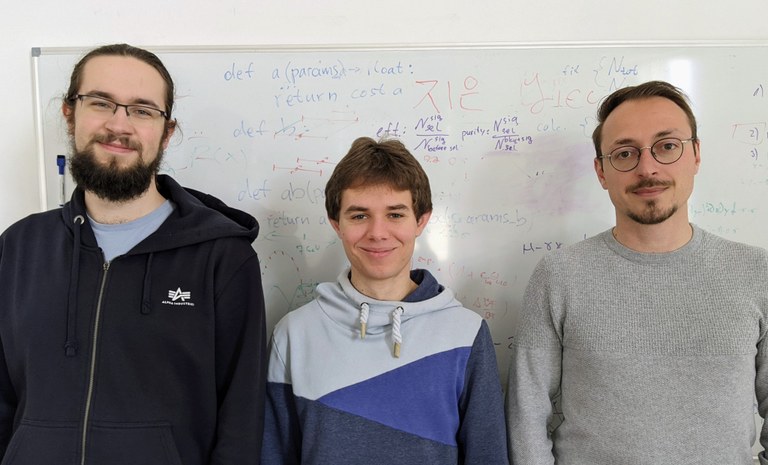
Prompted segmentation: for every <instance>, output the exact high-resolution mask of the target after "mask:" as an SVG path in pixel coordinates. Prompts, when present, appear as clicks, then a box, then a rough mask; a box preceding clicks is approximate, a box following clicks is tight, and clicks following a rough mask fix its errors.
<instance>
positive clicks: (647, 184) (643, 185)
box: [626, 179, 675, 194]
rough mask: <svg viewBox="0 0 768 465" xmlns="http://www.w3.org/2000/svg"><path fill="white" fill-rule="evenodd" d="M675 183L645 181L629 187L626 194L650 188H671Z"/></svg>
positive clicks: (654, 180) (657, 180)
mask: <svg viewBox="0 0 768 465" xmlns="http://www.w3.org/2000/svg"><path fill="white" fill-rule="evenodd" d="M674 185H675V182H674V181H662V180H660V179H643V180H640V181H638V182H636V183H635V184H632V185H631V186H629V187H627V190H626V192H627V193H628V194H629V193H631V192H633V191H636V190H637V189H647V188H649V187H671V186H674Z"/></svg>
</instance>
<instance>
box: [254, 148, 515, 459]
mask: <svg viewBox="0 0 768 465" xmlns="http://www.w3.org/2000/svg"><path fill="white" fill-rule="evenodd" d="M325 193H326V210H327V213H328V217H329V219H330V222H331V224H332V225H333V228H334V230H335V231H336V233H337V234H338V236H339V238H340V239H341V242H342V244H343V246H344V251H345V253H346V255H347V258H348V260H349V262H350V267H349V268H347V269H345V270H343V271H342V272H341V274H340V275H339V277H338V278H337V281H336V282H334V283H324V284H320V285H319V286H318V287H317V298H316V299H315V300H314V301H312V302H310V303H309V304H307V305H305V306H303V307H302V308H299V309H297V310H295V311H293V312H290V313H289V314H288V315H286V316H285V317H284V318H283V319H282V320H281V321H280V323H278V325H277V327H276V328H275V331H274V333H273V335H272V342H271V355H270V362H269V373H268V386H267V407H266V424H265V436H264V448H263V453H262V464H264V465H275V464H281V465H287V464H302V465H320V464H323V465H327V464H334V465H345V464H349V465H353V464H354V465H359V464H388V465H401V464H402V465H405V464H418V465H424V464H441V465H450V464H464V465H496V464H506V463H507V455H506V450H507V449H506V430H505V425H504V414H503V400H502V393H501V387H500V383H499V378H498V371H497V366H496V357H495V353H494V348H493V342H492V340H491V336H490V332H489V330H488V326H487V325H486V323H485V321H484V320H483V319H482V318H481V317H480V316H478V315H477V314H476V313H474V312H472V311H471V310H468V309H466V308H464V307H462V305H461V303H459V302H458V301H457V300H456V299H455V298H454V296H453V293H452V292H451V291H450V290H449V289H446V288H444V287H443V286H441V285H440V284H438V282H437V281H436V280H435V278H434V277H433V276H432V275H431V274H430V273H429V272H428V271H427V270H411V257H412V255H413V250H414V245H415V241H416V238H417V237H418V236H419V235H420V234H421V233H422V232H423V231H424V228H425V227H426V225H427V223H428V222H429V217H430V215H431V212H432V200H431V194H430V187H429V180H428V179H427V176H426V174H425V173H424V170H423V169H422V168H421V166H420V165H419V163H418V162H417V161H416V159H415V158H414V157H413V156H412V155H411V154H410V153H409V152H408V150H407V149H406V148H405V147H404V146H403V144H402V143H400V142H399V141H396V140H388V141H384V142H378V143H377V142H375V141H374V140H372V139H370V138H360V139H357V140H356V141H355V142H354V143H353V144H352V147H351V149H350V150H349V153H348V154H347V155H346V156H345V157H344V159H342V160H341V162H340V163H339V164H338V165H337V166H336V169H335V170H334V172H333V174H332V175H331V178H330V179H329V180H328V184H327V185H326V190H325Z"/></svg>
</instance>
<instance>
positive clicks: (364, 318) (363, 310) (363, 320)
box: [360, 302, 370, 339]
mask: <svg viewBox="0 0 768 465" xmlns="http://www.w3.org/2000/svg"><path fill="white" fill-rule="evenodd" d="M369 310H370V308H369V307H368V304H367V303H366V302H363V303H361V304H360V339H365V330H366V327H367V326H368V311H369Z"/></svg>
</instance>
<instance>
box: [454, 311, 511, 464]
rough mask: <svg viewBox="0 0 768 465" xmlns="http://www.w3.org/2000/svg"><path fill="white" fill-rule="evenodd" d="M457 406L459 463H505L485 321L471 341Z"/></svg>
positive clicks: (493, 360)
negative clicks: (459, 418) (458, 418)
mask: <svg viewBox="0 0 768 465" xmlns="http://www.w3.org/2000/svg"><path fill="white" fill-rule="evenodd" d="M459 409H460V415H461V424H460V425H459V431H458V435H457V439H458V445H459V455H460V456H463V460H461V463H464V464H466V465H497V464H498V465H507V464H508V462H507V444H506V427H505V425H504V399H503V395H502V391H501V382H500V381H499V370H498V367H497V365H496V352H495V349H494V347H493V340H492V339H491V333H490V331H489V329H488V325H487V324H486V323H485V321H483V322H482V323H481V324H480V329H479V330H478V332H477V336H476V337H475V340H474V343H473V344H472V351H471V353H470V355H469V360H468V361H467V369H466V376H465V379H464V390H463V392H462V396H461V399H460V400H459Z"/></svg>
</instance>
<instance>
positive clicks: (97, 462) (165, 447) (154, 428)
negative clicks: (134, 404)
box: [85, 422, 181, 465]
mask: <svg viewBox="0 0 768 465" xmlns="http://www.w3.org/2000/svg"><path fill="white" fill-rule="evenodd" d="M85 463H86V464H93V465H103V464H109V465H137V464H141V465H181V457H180V456H179V451H178V449H177V448H176V443H175V441H174V439H173V434H172V433H171V425H170V424H169V423H165V422H152V423H105V422H94V423H92V424H91V427H90V428H89V429H88V446H87V452H86V460H85Z"/></svg>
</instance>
